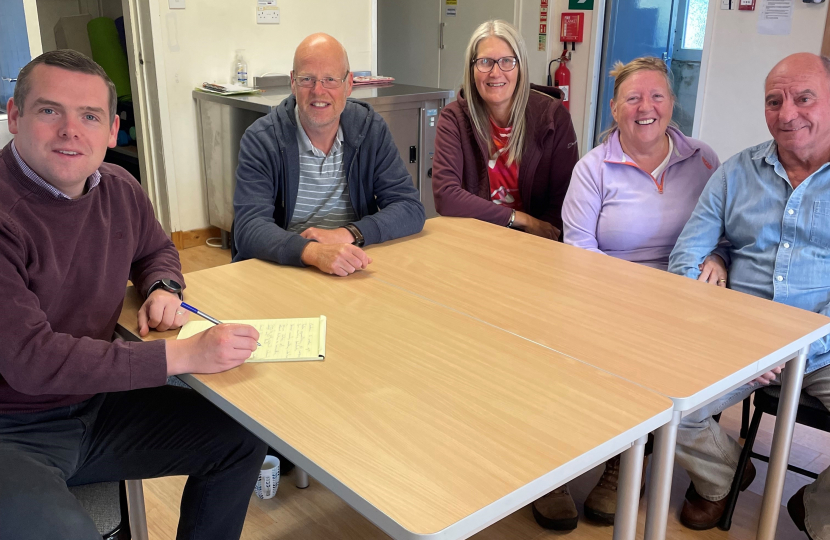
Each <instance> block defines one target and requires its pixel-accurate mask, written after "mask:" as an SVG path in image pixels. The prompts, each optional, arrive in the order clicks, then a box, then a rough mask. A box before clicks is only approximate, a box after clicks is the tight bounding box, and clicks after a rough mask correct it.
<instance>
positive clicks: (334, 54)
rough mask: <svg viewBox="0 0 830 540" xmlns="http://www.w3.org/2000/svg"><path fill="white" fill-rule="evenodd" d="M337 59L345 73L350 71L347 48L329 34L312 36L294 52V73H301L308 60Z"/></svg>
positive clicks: (302, 42) (303, 41)
mask: <svg viewBox="0 0 830 540" xmlns="http://www.w3.org/2000/svg"><path fill="white" fill-rule="evenodd" d="M317 58H336V59H338V60H340V61H341V63H342V65H343V73H346V72H347V71H349V55H348V54H346V48H345V47H343V45H342V44H341V43H340V42H339V41H337V40H336V39H334V38H333V37H331V36H330V35H328V34H323V33H319V34H311V35H310V36H308V37H307V38H305V39H304V40H302V41H301V42H300V44H299V45H298V46H297V50H296V51H294V72H295V73H296V72H300V71H302V69H303V65H304V64H305V63H306V62H307V61H308V60H312V61H313V60H315V59H317Z"/></svg>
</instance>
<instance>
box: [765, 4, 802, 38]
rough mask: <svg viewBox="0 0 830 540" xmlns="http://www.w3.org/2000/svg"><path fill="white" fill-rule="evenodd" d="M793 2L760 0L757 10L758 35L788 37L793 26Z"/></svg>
mask: <svg viewBox="0 0 830 540" xmlns="http://www.w3.org/2000/svg"><path fill="white" fill-rule="evenodd" d="M794 6H795V0H761V9H760V10H758V33H759V34H766V35H770V36H788V35H790V31H791V30H792V26H793V8H794Z"/></svg>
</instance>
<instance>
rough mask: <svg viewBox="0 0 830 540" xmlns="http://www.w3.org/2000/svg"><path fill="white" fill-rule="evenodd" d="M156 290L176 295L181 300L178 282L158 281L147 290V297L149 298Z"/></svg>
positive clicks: (180, 288) (180, 289) (169, 280)
mask: <svg viewBox="0 0 830 540" xmlns="http://www.w3.org/2000/svg"><path fill="white" fill-rule="evenodd" d="M157 289H161V290H163V291H167V292H170V293H173V294H177V295H179V298H180V299H181V298H182V286H181V285H180V284H179V282H178V281H175V280H172V279H160V280H158V281H156V282H155V283H153V284H152V285H150V288H149V289H147V296H150V294H151V293H152V292H153V291H155V290H157Z"/></svg>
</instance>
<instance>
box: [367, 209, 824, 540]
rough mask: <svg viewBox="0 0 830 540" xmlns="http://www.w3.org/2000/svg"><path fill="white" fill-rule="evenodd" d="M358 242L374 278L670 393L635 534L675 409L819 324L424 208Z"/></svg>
mask: <svg viewBox="0 0 830 540" xmlns="http://www.w3.org/2000/svg"><path fill="white" fill-rule="evenodd" d="M367 252H368V253H369V255H370V256H371V257H372V258H373V261H374V262H373V263H372V265H371V266H370V268H369V270H368V271H367V273H369V274H371V275H372V276H373V277H375V278H377V279H380V280H382V281H384V282H386V283H389V284H391V285H394V286H396V287H400V288H402V289H405V290H408V291H412V292H414V293H416V294H418V295H421V296H424V297H427V298H432V299H434V300H436V301H438V302H440V303H441V304H444V305H447V306H451V307H452V308H454V309H456V310H458V311H459V312H461V313H464V314H466V315H469V316H471V317H473V318H475V319H477V320H480V321H482V322H484V323H487V324H491V325H494V326H498V327H500V328H503V329H504V330H506V331H508V332H511V333H513V334H516V335H519V336H522V337H524V338H527V339H529V340H531V341H533V342H534V343H538V344H540V345H543V346H545V347H547V348H549V349H550V350H553V351H556V352H559V353H561V354H563V355H566V356H569V357H571V358H576V359H579V360H581V361H584V362H587V363H589V364H591V365H593V366H595V367H597V368H599V369H602V370H604V371H607V372H609V373H612V374H614V375H617V376H619V377H621V378H624V379H627V380H629V381H631V382H634V383H636V384H640V385H643V386H646V387H648V388H650V389H653V390H655V391H657V392H659V393H661V394H663V395H665V396H667V397H670V398H671V399H672V401H673V402H674V408H675V415H674V418H673V420H672V422H671V423H670V424H667V425H666V426H665V427H664V428H663V429H661V430H660V431H659V432H658V433H657V440H656V444H655V464H654V465H653V467H654V468H653V470H652V480H651V484H650V489H651V490H652V491H651V496H650V498H649V512H648V519H647V525H646V538H663V537H664V536H665V529H666V519H667V516H668V503H669V500H668V497H669V493H670V488H671V476H672V474H671V473H672V467H673V463H674V445H675V437H676V433H677V424H678V423H679V421H680V418H681V416H682V415H684V414H688V413H690V412H693V411H694V410H695V409H697V408H699V407H701V406H703V405H705V404H706V403H709V402H711V401H712V400H713V399H715V398H717V397H719V396H720V395H723V394H724V393H726V392H727V391H729V390H732V389H734V388H736V387H738V386H740V385H742V384H744V383H746V382H747V381H749V380H751V379H753V378H754V377H756V376H757V375H759V374H761V373H764V372H766V371H768V370H769V369H770V368H772V367H774V366H777V365H780V364H781V363H783V362H784V361H787V360H790V359H791V358H793V357H794V356H797V355H798V353H799V351H800V350H802V349H803V350H804V351H805V353H806V348H807V347H809V344H810V343H812V342H813V341H815V340H816V339H818V338H820V337H823V336H824V335H826V334H827V333H828V332H830V319H828V318H827V317H824V316H822V315H818V314H816V313H811V312H808V311H804V310H800V309H796V308H792V307H789V306H786V305H783V304H779V303H775V302H770V301H767V300H763V299H760V298H757V297H753V296H750V295H746V294H742V293H738V292H735V291H731V290H727V289H723V288H719V287H713V286H709V285H706V284H703V283H700V282H697V281H694V280H691V279H688V278H684V277H681V276H676V275H672V274H669V273H667V272H662V271H659V270H655V269H652V268H647V267H643V266H640V265H637V264H632V263H630V262H627V261H622V260H619V259H615V258H613V257H608V256H605V255H601V254H597V253H592V252H588V251H585V250H582V249H578V248H574V247H572V246H566V245H564V244H560V243H556V242H550V241H547V240H543V239H541V238H538V237H535V236H532V235H529V234H524V233H521V232H519V231H515V230H511V229H507V228H504V227H497V226H493V225H491V224H488V223H484V222H481V221H476V220H471V219H459V218H443V217H442V218H435V219H430V220H428V221H427V223H426V226H425V227H424V231H423V232H422V233H420V234H419V235H416V236H413V237H409V238H407V239H406V240H398V241H395V242H389V243H386V244H383V245H377V246H372V247H370V248H368V249H367ZM471 291H477V292H475V293H472V294H471ZM804 361H805V358H804V357H798V358H796V359H795V360H794V361H792V362H790V363H789V364H788V369H787V370H785V374H786V377H785V381H784V387H783V389H782V390H783V391H782V399H781V403H782V409H784V410H782V411H780V412H779V416H778V417H777V425H776V433H775V438H774V441H773V452H772V455H771V459H770V467H769V472H768V475H767V486H766V490H765V495H764V503H763V506H762V512H761V523H760V526H759V530H760V534H759V537H762V538H768V539H770V540H771V539H772V538H773V537H774V535H775V525H776V523H777V519H778V510H779V509H780V502H781V494H782V490H783V481H784V476H785V474H786V463H787V459H788V456H789V449H790V443H791V440H792V429H793V422H794V411H795V408H796V406H797V402H798V395H799V393H800V387H801V380H802V377H803V371H804ZM787 407H789V409H787ZM787 410H790V411H791V412H792V414H789V415H788V414H786V413H787Z"/></svg>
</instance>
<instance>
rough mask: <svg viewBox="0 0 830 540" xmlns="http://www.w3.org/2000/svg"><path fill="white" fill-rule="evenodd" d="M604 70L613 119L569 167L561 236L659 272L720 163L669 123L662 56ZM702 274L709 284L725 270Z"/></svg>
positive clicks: (671, 105)
mask: <svg viewBox="0 0 830 540" xmlns="http://www.w3.org/2000/svg"><path fill="white" fill-rule="evenodd" d="M611 75H612V76H613V77H615V78H616V80H615V82H614V98H613V99H612V100H611V114H612V115H613V117H614V124H613V125H612V127H611V130H610V132H609V134H608V135H607V136H606V138H605V140H604V142H603V143H602V144H601V145H599V146H597V147H596V148H594V149H593V150H591V151H590V152H588V154H586V155H585V157H583V158H582V159H581V160H580V161H579V163H577V165H576V167H575V168H574V172H573V176H572V177H571V184H570V187H569V189H568V193H567V195H566V196H565V202H564V205H563V207H562V219H563V221H564V227H565V230H564V241H565V243H566V244H571V245H574V246H577V247H581V248H584V249H588V250H591V251H596V252H597V253H605V254H607V255H611V256H612V257H617V258H620V259H625V260H627V261H632V262H636V263H639V264H643V265H645V266H650V267H652V268H659V269H661V270H666V269H667V268H668V264H669V254H670V253H671V250H672V248H673V247H674V244H675V242H676V241H677V237H678V236H679V235H680V231H681V230H683V226H684V225H685V224H686V221H688V219H689V216H691V214H692V210H694V207H695V204H697V200H698V198H699V197H700V193H701V192H702V191H703V187H704V186H705V185H706V182H707V181H708V180H709V177H710V176H712V173H714V172H715V169H717V168H718V166H720V161H719V160H718V156H717V154H715V152H714V151H713V150H712V149H711V148H709V146H707V145H706V144H705V143H703V142H701V141H698V140H696V139H691V138H689V137H686V136H684V135H683V134H682V133H681V132H680V131H679V130H678V129H676V128H674V127H672V126H669V122H670V121H671V116H672V109H673V108H674V94H673V92H672V89H671V84H670V83H669V79H668V74H667V72H666V64H665V63H664V62H663V61H662V60H660V59H658V58H649V57H645V58H637V59H636V60H632V61H631V62H629V63H628V64H627V65H625V66H623V65H622V64H621V63H619V62H618V63H617V64H616V65H615V66H614V69H613V70H612V71H611ZM723 273H725V270H724V271H723ZM710 277H714V283H717V280H718V279H722V278H723V277H725V276H722V275H721V273H720V272H717V273H716V274H715V275H714V276H713V273H712V272H711V271H710V272H708V273H707V279H708V278H710ZM721 284H725V281H724V282H722V283H721Z"/></svg>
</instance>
